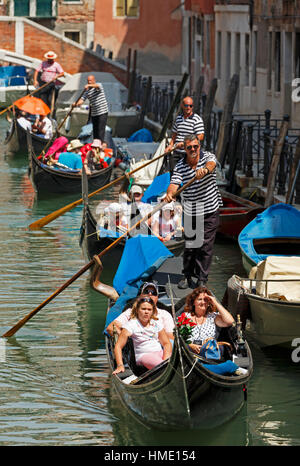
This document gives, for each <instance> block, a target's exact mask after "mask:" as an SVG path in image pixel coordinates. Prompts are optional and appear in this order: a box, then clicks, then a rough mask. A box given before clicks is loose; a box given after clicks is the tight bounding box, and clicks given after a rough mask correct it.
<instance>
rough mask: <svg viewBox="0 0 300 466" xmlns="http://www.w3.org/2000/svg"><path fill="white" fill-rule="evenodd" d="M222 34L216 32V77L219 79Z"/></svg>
mask: <svg viewBox="0 0 300 466" xmlns="http://www.w3.org/2000/svg"><path fill="white" fill-rule="evenodd" d="M221 47H222V33H221V31H218V32H217V77H218V78H219V79H221V65H222V63H221V57H222V50H221Z"/></svg>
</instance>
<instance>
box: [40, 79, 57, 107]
mask: <svg viewBox="0 0 300 466" xmlns="http://www.w3.org/2000/svg"><path fill="white" fill-rule="evenodd" d="M40 83H41V86H42V85H44V84H46V83H45V82H44V81H40ZM53 92H54V102H53V103H54V104H55V102H56V99H57V95H58V87H56V86H55V85H54V83H51V84H49V86H46V87H44V88H43V89H42V90H41V91H40V92H38V93H37V97H39V98H40V99H42V100H43V101H44V102H45V104H46V105H48V107H49V108H50V109H51V104H52V94H53Z"/></svg>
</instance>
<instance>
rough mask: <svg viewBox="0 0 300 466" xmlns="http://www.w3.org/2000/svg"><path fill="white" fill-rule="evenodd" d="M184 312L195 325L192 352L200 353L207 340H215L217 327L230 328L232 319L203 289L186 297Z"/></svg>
mask: <svg viewBox="0 0 300 466" xmlns="http://www.w3.org/2000/svg"><path fill="white" fill-rule="evenodd" d="M184 312H185V315H186V317H189V318H190V319H192V321H193V322H195V323H196V326H195V327H193V332H192V343H190V344H189V346H190V348H191V350H192V351H194V352H195V353H199V352H200V348H201V345H202V344H203V342H204V341H205V340H207V339H208V338H216V335H217V327H230V326H231V325H232V324H233V322H234V319H233V317H232V315H231V314H230V312H228V311H227V310H226V309H225V308H224V307H223V306H222V304H220V303H219V302H218V301H217V300H216V298H215V297H214V296H212V294H211V292H210V291H209V290H208V289H207V288H206V287H205V286H200V287H198V288H196V289H195V290H194V291H193V292H192V293H191V294H190V295H188V296H187V298H186V302H185V307H184Z"/></svg>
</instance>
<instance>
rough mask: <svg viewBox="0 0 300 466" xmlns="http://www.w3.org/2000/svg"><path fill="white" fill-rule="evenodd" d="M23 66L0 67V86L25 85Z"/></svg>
mask: <svg viewBox="0 0 300 466" xmlns="http://www.w3.org/2000/svg"><path fill="white" fill-rule="evenodd" d="M24 77H26V68H25V66H1V67H0V86H5V87H7V86H22V85H24V84H26V82H25V80H24Z"/></svg>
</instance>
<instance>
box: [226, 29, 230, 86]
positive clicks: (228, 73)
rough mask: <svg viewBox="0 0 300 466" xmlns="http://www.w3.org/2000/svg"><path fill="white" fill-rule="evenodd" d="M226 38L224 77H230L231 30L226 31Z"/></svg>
mask: <svg viewBox="0 0 300 466" xmlns="http://www.w3.org/2000/svg"><path fill="white" fill-rule="evenodd" d="M226 35H227V40H226V76H225V79H227V80H229V79H230V73H231V32H227V34H226Z"/></svg>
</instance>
